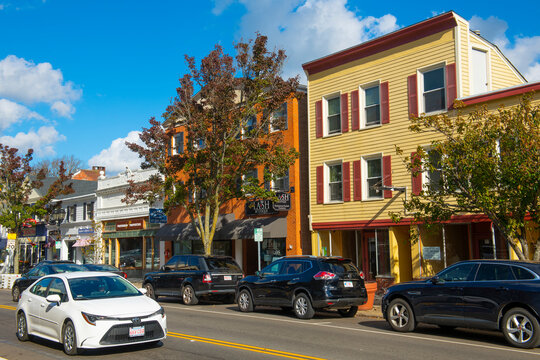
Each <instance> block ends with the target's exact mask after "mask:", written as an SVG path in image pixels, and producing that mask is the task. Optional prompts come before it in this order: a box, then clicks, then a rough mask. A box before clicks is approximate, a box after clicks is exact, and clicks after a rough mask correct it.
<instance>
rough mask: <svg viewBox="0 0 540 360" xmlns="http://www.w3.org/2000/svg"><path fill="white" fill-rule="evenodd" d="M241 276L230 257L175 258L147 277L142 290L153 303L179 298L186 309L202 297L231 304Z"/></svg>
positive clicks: (193, 256)
mask: <svg viewBox="0 0 540 360" xmlns="http://www.w3.org/2000/svg"><path fill="white" fill-rule="evenodd" d="M243 276H244V275H243V273H242V269H241V268H240V266H239V265H238V264H237V263H236V261H235V260H234V259H233V258H232V257H230V256H219V255H176V256H173V257H172V258H171V259H170V260H169V261H168V262H167V263H166V264H165V265H164V266H162V267H161V269H160V271H156V272H150V273H147V274H146V275H145V276H144V279H143V286H144V288H145V289H146V294H147V295H148V296H150V297H151V298H153V299H157V298H158V296H178V297H181V298H182V301H183V302H184V304H186V305H196V304H197V303H198V302H199V298H200V297H202V296H207V297H220V298H221V299H225V301H229V302H233V301H234V291H235V285H236V282H237V281H238V280H240V279H241V278H242V277H243Z"/></svg>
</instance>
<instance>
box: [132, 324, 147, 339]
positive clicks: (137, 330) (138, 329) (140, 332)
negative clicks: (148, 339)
mask: <svg viewBox="0 0 540 360" xmlns="http://www.w3.org/2000/svg"><path fill="white" fill-rule="evenodd" d="M137 336H144V326H134V327H130V328H129V337H137Z"/></svg>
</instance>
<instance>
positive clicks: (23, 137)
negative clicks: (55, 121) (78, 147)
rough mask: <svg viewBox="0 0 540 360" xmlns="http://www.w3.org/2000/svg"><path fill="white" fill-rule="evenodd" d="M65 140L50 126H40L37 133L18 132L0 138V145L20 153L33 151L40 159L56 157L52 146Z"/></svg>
mask: <svg viewBox="0 0 540 360" xmlns="http://www.w3.org/2000/svg"><path fill="white" fill-rule="evenodd" d="M65 140H66V137H65V136H64V135H62V134H60V133H58V131H57V130H56V129H55V128H54V127H52V126H42V127H40V128H39V129H38V131H37V132H36V131H34V130H30V131H29V132H28V133H23V132H20V133H18V134H17V135H15V136H2V137H0V143H2V144H4V145H9V146H10V147H15V148H17V149H19V151H20V152H21V153H22V152H26V150H28V149H34V154H35V155H36V156H37V157H41V158H43V157H50V156H54V155H56V152H55V151H54V148H53V145H54V144H55V143H57V142H59V141H65Z"/></svg>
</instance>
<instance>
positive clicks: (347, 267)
mask: <svg viewBox="0 0 540 360" xmlns="http://www.w3.org/2000/svg"><path fill="white" fill-rule="evenodd" d="M322 264H323V265H322V268H323V270H325V271H330V272H333V273H334V274H344V273H349V272H356V273H357V272H358V269H357V268H356V266H354V264H353V263H352V262H351V261H350V260H344V259H328V260H325V261H323V262H322Z"/></svg>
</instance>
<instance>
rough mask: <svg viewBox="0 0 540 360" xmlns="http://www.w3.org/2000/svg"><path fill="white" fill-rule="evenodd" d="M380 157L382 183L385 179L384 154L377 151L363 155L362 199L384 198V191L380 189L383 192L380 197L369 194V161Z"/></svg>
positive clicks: (375, 199) (377, 199) (374, 199)
mask: <svg viewBox="0 0 540 360" xmlns="http://www.w3.org/2000/svg"><path fill="white" fill-rule="evenodd" d="M375 159H378V160H379V161H380V162H381V176H380V177H381V185H382V181H383V180H384V169H383V154H382V153H376V154H370V155H364V156H362V162H361V171H360V173H361V175H362V176H361V181H362V201H379V200H384V191H383V190H379V191H380V193H381V196H380V197H372V196H369V185H368V161H369V160H375Z"/></svg>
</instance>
